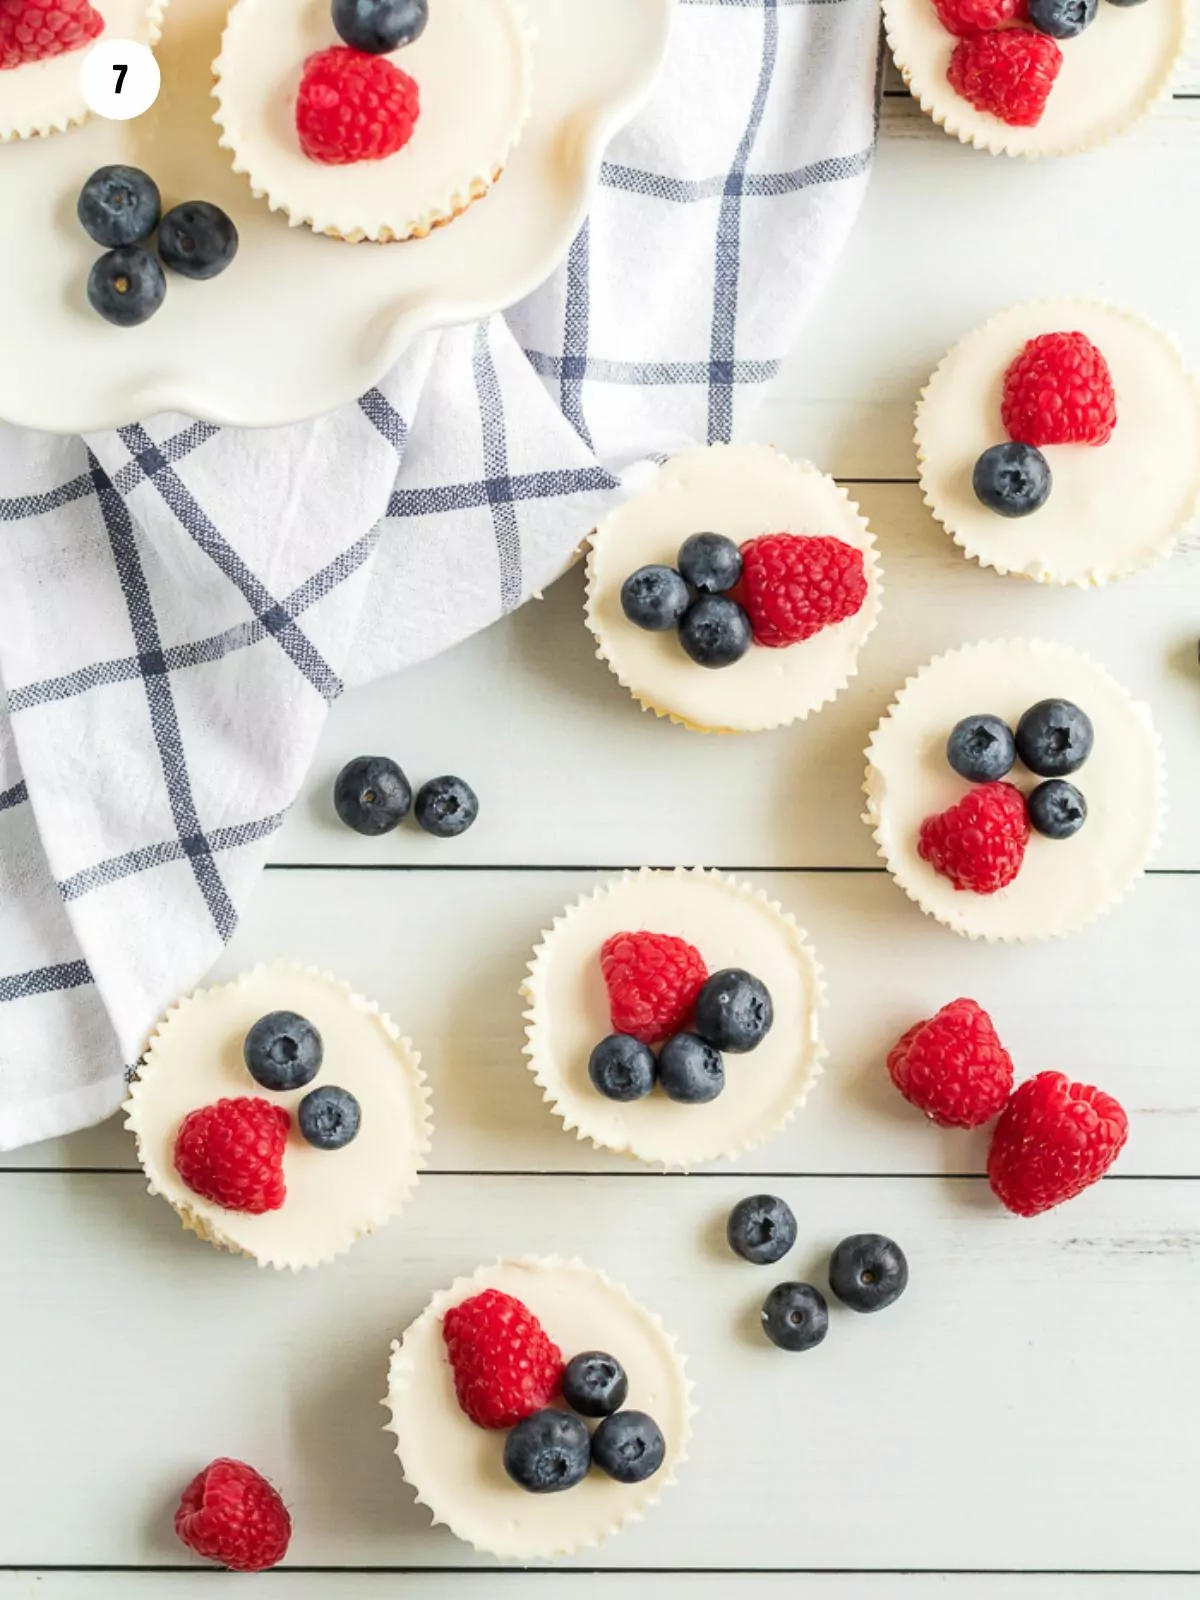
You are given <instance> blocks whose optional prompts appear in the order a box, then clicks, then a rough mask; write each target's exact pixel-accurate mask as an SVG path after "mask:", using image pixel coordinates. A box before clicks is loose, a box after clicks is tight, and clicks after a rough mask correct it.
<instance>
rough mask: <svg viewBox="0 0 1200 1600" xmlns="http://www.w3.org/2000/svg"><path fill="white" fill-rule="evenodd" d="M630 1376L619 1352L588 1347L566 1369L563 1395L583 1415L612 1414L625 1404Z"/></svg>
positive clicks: (604, 1415) (600, 1415)
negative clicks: (615, 1353)
mask: <svg viewBox="0 0 1200 1600" xmlns="http://www.w3.org/2000/svg"><path fill="white" fill-rule="evenodd" d="M628 1393H629V1379H628V1378H627V1377H626V1376H625V1368H624V1367H623V1366H622V1365H621V1363H620V1362H619V1361H618V1360H617V1358H616V1356H610V1355H606V1354H605V1353H604V1351H603V1350H588V1351H586V1352H585V1353H584V1354H583V1355H581V1356H575V1357H574V1358H573V1360H571V1361H568V1362H567V1364H566V1367H565V1368H564V1369H563V1376H562V1397H563V1399H564V1400H565V1401H566V1402H567V1404H568V1405H569V1406H570V1408H571V1410H572V1411H578V1413H579V1415H580V1416H581V1417H609V1416H611V1415H612V1413H613V1412H614V1411H619V1410H620V1409H621V1407H622V1406H623V1405H624V1404H625V1396H626V1395H627V1394H628Z"/></svg>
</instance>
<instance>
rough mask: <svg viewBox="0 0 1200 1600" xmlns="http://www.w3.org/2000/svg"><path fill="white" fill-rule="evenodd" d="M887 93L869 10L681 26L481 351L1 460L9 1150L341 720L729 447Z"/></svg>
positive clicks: (167, 958)
mask: <svg viewBox="0 0 1200 1600" xmlns="http://www.w3.org/2000/svg"><path fill="white" fill-rule="evenodd" d="M878 61H879V52H878V15H877V7H876V3H875V0H680V9H679V12H678V14H677V17H676V22H675V28H674V33H673V38H672V44H671V50H670V55H669V59H668V62H667V66H666V69H665V71H664V74H663V77H662V79H661V82H660V85H659V88H658V89H657V91H656V94H655V97H654V100H653V102H652V104H651V105H650V106H649V108H648V109H647V110H646V111H645V112H644V113H643V115H642V116H641V117H640V118H639V119H638V120H637V122H636V123H635V124H634V125H633V126H632V127H631V128H629V129H628V130H627V131H626V132H625V133H624V134H622V135H621V136H620V137H619V138H618V139H617V140H616V141H615V142H614V144H613V146H612V148H611V149H610V151H609V152H608V159H607V161H606V163H605V165H604V169H603V176H602V182H601V188H600V192H599V194H598V196H597V198H596V201H595V204H594V206H593V208H592V212H591V217H590V220H589V221H588V223H587V224H586V225H585V226H584V228H583V230H582V232H581V233H580V234H579V236H578V238H577V239H576V240H575V243H574V244H573V246H572V248H571V251H570V255H569V257H568V259H567V261H566V262H565V263H564V264H563V266H562V267H561V269H560V270H559V272H558V273H557V274H556V276H555V277H554V278H552V279H551V280H550V282H549V283H547V284H546V285H545V286H544V287H543V288H542V289H541V290H539V291H538V292H537V293H536V294H534V295H533V296H532V297H531V298H530V299H529V300H527V301H525V302H524V303H523V304H522V305H519V306H518V307H516V309H515V310H513V311H512V312H510V313H509V314H508V315H507V316H506V317H502V318H496V319H495V320H493V321H492V322H490V323H488V324H486V325H481V326H478V327H472V328H460V329H455V330H452V331H450V332H447V333H444V334H441V335H439V336H431V337H429V338H427V339H426V340H424V341H423V342H422V343H421V344H420V345H419V346H418V347H417V348H415V349H413V350H412V351H411V352H410V353H409V354H408V355H407V356H406V357H405V358H404V360H403V361H401V363H400V364H399V365H398V366H397V368H396V369H395V370H394V371H393V372H392V373H391V374H390V375H389V377H388V378H387V379H386V380H385V381H384V382H383V383H381V384H380V385H379V387H378V388H377V389H373V390H372V391H371V392H370V393H369V394H366V395H364V396H363V398H362V399H361V400H360V401H359V402H358V404H357V405H355V406H349V407H347V408H345V409H344V410H342V411H339V412H337V413H335V414H333V415H332V416H328V417H325V418H323V419H322V420H320V421H318V422H314V423H310V424H305V425H303V426H300V427H295V428H288V429H280V430H277V431H271V432H262V433H245V432H238V431H235V430H232V429H221V428H216V427H212V426H209V425H207V424H202V423H195V422H189V421H188V420H187V419H186V418H183V417H178V416H169V417H158V418H155V419H154V420H152V421H149V422H147V423H145V424H144V425H139V426H136V427H129V428H122V429H121V430H120V432H119V433H108V434H103V435H97V436H95V437H89V438H84V439H71V440H64V439H57V438H51V437H47V436H43V435H37V434H30V433H23V432H19V431H17V430H13V429H3V428H0V680H2V686H3V689H4V691H5V695H6V701H7V715H5V714H4V713H3V712H2V711H0V1088H2V1091H3V1092H2V1093H0V1148H11V1147H14V1146H16V1145H20V1144H23V1143H28V1142H31V1141H33V1140H36V1139H40V1138H46V1137H49V1136H51V1135H53V1134H58V1133H63V1132H67V1131H69V1130H71V1129H73V1128H77V1127H80V1126H83V1125H85V1124H87V1123H89V1122H94V1121H97V1120H99V1119H100V1118H102V1117H104V1116H106V1115H108V1114H109V1113H110V1112H111V1111H112V1110H113V1109H114V1108H115V1107H116V1105H117V1104H118V1102H119V1100H120V1098H121V1095H122V1092H123V1088H122V1085H123V1077H124V1073H125V1070H126V1067H127V1064H129V1063H131V1062H133V1061H135V1060H136V1058H137V1056H138V1054H139V1053H140V1051H141V1049H142V1048H143V1046H144V1043H145V1040H146V1037H147V1034H148V1032H149V1031H150V1029H151V1027H152V1026H153V1024H154V1022H155V1020H156V1018H157V1017H158V1016H159V1015H160V1014H161V1013H162V1012H163V1011H164V1009H165V1008H166V1007H167V1006H168V1005H170V1004H171V1003H172V1002H173V1001H174V1000H175V999H176V998H177V997H178V996H179V995H180V994H181V993H183V992H185V991H186V990H188V989H189V988H191V987H192V986H194V985H195V984H196V982H197V981H198V980H199V979H200V978H202V977H203V975H204V973H205V972H206V971H207V969H208V968H209V967H210V966H211V965H212V963H213V962H214V961H215V960H216V958H217V956H218V955H219V953H220V951H221V949H222V946H223V945H224V943H225V942H226V941H227V940H228V939H229V938H230V936H231V934H232V933H233V931H234V928H235V927H236V925H237V921H238V913H239V911H240V910H241V908H242V907H243V906H244V905H245V903H246V899H247V897H248V896H249V894H250V892H251V890H252V888H253V886H254V883H255V880H256V878H257V877H258V874H259V871H260V868H261V865H262V862H263V858H264V855H265V852H266V849H267V841H268V840H269V838H270V836H271V834H272V833H273V832H274V831H275V830H276V829H277V828H278V827H279V825H280V822H281V820H282V818H283V816H284V814H285V812H286V811H287V809H288V806H289V805H290V804H291V803H292V801H293V800H294V799H295V797H296V795H297V793H298V792H299V790H300V786H301V784H302V782H303V779H304V775H305V770H306V768H307V766H308V764H309V761H310V758H311V755H312V751H313V747H314V745H315V743H316V740H317V736H318V733H319V731H320V728H321V725H322V722H323V721H324V718H325V716H326V713H327V711H328V709H329V706H330V703H331V702H332V701H333V700H334V699H335V698H336V697H337V696H338V695H339V694H340V693H341V692H342V690H343V689H344V688H346V687H348V686H351V685H354V684H356V683H363V682H365V681H367V680H368V679H370V678H374V677H377V676H379V675H380V674H382V673H388V672H394V671H395V670H396V669H397V668H399V667H403V666H407V665H409V664H410V663H412V662H416V661H420V660H422V659H423V658H425V657H427V656H429V655H432V654H433V653H434V652H436V651H438V650H443V649H445V648H446V647H447V646H448V645H451V644H454V643H455V642H456V641H458V640H459V639H461V638H463V637H465V636H466V635H467V634H470V633H472V632H474V631H475V630H476V629H478V628H481V627H483V626H485V625H486V624H487V623H489V622H491V621H493V620H494V619H495V618H496V617H497V616H500V615H502V614H504V613H505V612H508V611H511V610H512V609H513V608H514V607H515V606H517V605H519V604H520V603H521V602H522V601H523V600H524V599H526V598H528V596H530V595H531V594H533V593H534V592H535V591H537V590H539V589H541V588H543V587H544V586H545V585H546V584H548V583H549V582H550V581H551V580H552V579H554V578H555V577H556V576H558V574H559V573H560V572H561V571H562V570H563V569H564V567H565V566H566V564H567V562H568V560H569V557H570V554H571V552H572V550H573V549H574V548H575V546H576V545H577V544H578V542H579V540H580V538H581V537H582V536H583V534H584V533H586V531H587V530H588V529H589V528H590V527H592V526H593V525H594V524H595V522H596V519H597V517H598V516H599V515H600V514H601V513H602V512H603V511H604V510H605V508H606V507H607V506H608V505H610V504H611V503H612V501H613V499H614V497H615V496H616V495H619V494H620V492H621V486H622V481H625V482H628V480H629V478H630V477H631V476H635V475H636V469H637V468H638V467H639V465H642V464H644V463H646V462H647V461H648V460H650V459H651V458H654V457H657V456H662V455H666V454H669V453H671V452H673V451H675V450H676V449H678V448H680V447H681V446H683V445H686V444H689V443H694V442H696V441H699V440H727V439H729V438H730V437H731V435H732V434H733V432H734V429H735V426H737V425H739V424H743V425H744V417H745V415H746V410H747V405H748V402H749V400H750V398H751V397H752V396H753V395H754V394H755V393H756V392H757V391H758V390H760V389H761V386H762V385H763V384H764V383H765V382H767V381H768V380H769V379H770V378H771V377H772V376H773V375H774V373H775V372H776V371H777V370H778V368H779V365H780V361H781V358H782V357H783V356H784V355H785V353H786V352H787V350H788V348H789V347H790V345H791V344H792V342H793V340H794V338H795V336H796V333H797V331H798V329H799V327H800V324H801V322H802V321H803V319H804V316H805V314H806V313H807V311H808V310H809V308H810V306H811V305H812V302H813V298H814V296H815V295H816V293H817V291H818V289H819V288H820V286H821V284H822V282H823V281H824V279H825V278H826V276H827V275H828V273H829V271H830V269H831V267H832V264H833V263H834V261H835V260H836V258H837V256H838V253H839V250H840V248H841V246H842V244H843V241H844V240H845V238H846V235H847V233H848V231H849V229H850V227H851V224H852V222H853V220H854V217H855V214H856V212H857V209H858V205H859V202H860V199H861V197H862V192H863V187H864V184H865V181H866V176H867V172H868V169H869V167H870V163H871V156H872V151H873V147H874V141H875V134H876V107H877V101H878ZM415 248H419V246H418V247H415Z"/></svg>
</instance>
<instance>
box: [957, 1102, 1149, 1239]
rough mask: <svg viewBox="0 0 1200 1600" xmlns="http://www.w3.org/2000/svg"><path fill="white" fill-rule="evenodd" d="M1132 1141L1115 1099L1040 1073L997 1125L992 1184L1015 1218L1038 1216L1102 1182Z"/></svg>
mask: <svg viewBox="0 0 1200 1600" xmlns="http://www.w3.org/2000/svg"><path fill="white" fill-rule="evenodd" d="M1128 1136H1129V1119H1128V1118H1127V1117H1126V1115H1125V1113H1124V1111H1123V1110H1122V1109H1121V1107H1120V1106H1119V1105H1118V1104H1117V1102H1116V1101H1115V1100H1114V1099H1113V1097H1112V1095H1110V1094H1105V1093H1104V1091H1103V1090H1102V1089H1093V1088H1092V1087H1091V1085H1090V1084H1086V1083H1072V1082H1071V1081H1070V1079H1069V1078H1068V1077H1066V1075H1065V1074H1064V1073H1061V1072H1039V1073H1038V1075H1037V1076H1036V1077H1035V1078H1030V1079H1029V1080H1028V1081H1027V1082H1025V1083H1023V1084H1022V1085H1021V1087H1020V1088H1019V1089H1018V1090H1017V1092H1016V1093H1015V1094H1014V1095H1013V1097H1012V1099H1011V1100H1010V1101H1009V1102H1008V1105H1007V1106H1005V1108H1004V1112H1003V1114H1002V1116H1001V1118H1000V1121H999V1122H998V1123H997V1124H996V1127H995V1130H994V1132H993V1133H992V1144H991V1149H990V1150H989V1151H988V1182H989V1183H990V1184H991V1186H992V1190H993V1193H994V1194H995V1196H996V1198H997V1199H998V1200H999V1201H1001V1203H1002V1204H1004V1205H1006V1206H1007V1207H1008V1209H1009V1210H1010V1211H1015V1212H1016V1213H1017V1215H1018V1216H1019V1217H1036V1216H1037V1214H1038V1212H1039V1211H1049V1209H1050V1207H1051V1206H1058V1205H1061V1204H1062V1203H1063V1201H1064V1200H1073V1199H1074V1197H1075V1196H1076V1195H1077V1194H1081V1193H1082V1192H1083V1190H1084V1189H1086V1188H1088V1187H1089V1186H1090V1185H1091V1184H1093V1183H1096V1182H1098V1180H1099V1179H1100V1178H1102V1177H1103V1176H1104V1174H1105V1173H1106V1172H1107V1171H1108V1169H1109V1167H1111V1166H1112V1164H1113V1162H1114V1161H1115V1160H1116V1159H1117V1157H1118V1156H1119V1155H1120V1153H1121V1149H1122V1147H1123V1145H1124V1143H1125V1140H1126V1139H1127V1138H1128Z"/></svg>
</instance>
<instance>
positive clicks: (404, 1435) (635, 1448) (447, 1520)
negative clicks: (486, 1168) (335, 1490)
mask: <svg viewBox="0 0 1200 1600" xmlns="http://www.w3.org/2000/svg"><path fill="white" fill-rule="evenodd" d="M384 1404H385V1406H386V1407H387V1409H388V1410H389V1411H390V1412H391V1419H392V1420H391V1422H390V1423H389V1424H387V1426H388V1429H389V1431H390V1432H392V1433H394V1434H395V1436H396V1454H397V1455H398V1456H399V1458H400V1462H401V1465H402V1466H403V1469H404V1477H405V1481H406V1482H407V1483H409V1484H410V1485H411V1486H412V1488H413V1489H415V1490H416V1496H417V1500H418V1502H419V1503H420V1504H421V1505H424V1506H426V1507H427V1508H428V1510H429V1511H430V1512H431V1514H432V1516H433V1521H434V1523H435V1524H444V1525H445V1526H446V1527H448V1528H449V1529H450V1530H451V1532H452V1533H454V1534H456V1535H457V1536H458V1538H460V1539H463V1540H465V1541H466V1542H467V1543H469V1544H472V1545H474V1547H475V1548H476V1549H477V1550H480V1551H483V1552H486V1553H488V1554H490V1555H495V1556H498V1557H500V1558H501V1559H502V1560H510V1561H525V1562H528V1561H549V1560H554V1559H555V1558H558V1557H562V1556H569V1555H572V1554H574V1553H575V1552H576V1551H579V1550H585V1549H592V1548H594V1547H595V1546H596V1545H598V1544H600V1543H601V1541H602V1540H604V1539H605V1538H607V1537H608V1536H609V1535H610V1534H613V1533H616V1532H618V1531H619V1529H620V1528H622V1527H623V1526H624V1525H625V1523H627V1522H629V1521H630V1520H632V1519H634V1518H639V1517H642V1516H644V1515H645V1513H646V1511H648V1510H649V1508H650V1507H651V1506H653V1505H655V1504H656V1503H657V1502H658V1500H659V1499H660V1497H661V1495H662V1492H663V1490H664V1489H666V1488H667V1487H668V1486H669V1485H671V1484H673V1483H674V1482H675V1476H676V1472H677V1470H678V1468H679V1466H680V1464H681V1463H682V1462H683V1460H684V1458H685V1456H686V1454H687V1446H688V1441H689V1439H690V1436H691V1425H692V1417H693V1415H694V1414H695V1407H694V1406H693V1404H692V1385H691V1382H690V1380H689V1379H688V1377H687V1373H686V1370H685V1365H684V1360H683V1357H682V1356H681V1355H680V1354H679V1352H678V1350H677V1349H676V1346H675V1340H674V1339H673V1338H672V1337H671V1336H670V1335H669V1334H668V1333H667V1331H666V1329H665V1328H664V1327H663V1325H662V1323H661V1321H660V1320H659V1319H658V1317H657V1316H655V1315H654V1314H653V1313H652V1312H650V1311H647V1310H645V1309H644V1308H643V1307H642V1306H640V1305H638V1304H637V1302H636V1301H635V1300H634V1299H633V1297H632V1296H631V1295H630V1293H629V1291H628V1290H627V1289H625V1288H623V1287H622V1286H620V1285H619V1284H616V1283H614V1282H612V1280H611V1279H609V1278H608V1277H606V1276H605V1274H604V1273H602V1272H598V1271H596V1270H594V1269H593V1268H591V1267H586V1266H584V1264H583V1263H582V1262H581V1261H566V1260H562V1259H561V1258H559V1257H537V1256H525V1257H523V1258H521V1259H520V1260H510V1261H498V1262H496V1263H495V1264H494V1265H492V1266H489V1267H481V1268H480V1270H479V1271H478V1272H476V1273H475V1274H474V1275H473V1276H472V1277H469V1278H459V1279H458V1280H457V1281H456V1282H455V1283H453V1284H451V1286H450V1288H449V1289H445V1290H443V1291H441V1292H440V1293H439V1294H436V1295H435V1296H434V1297H433V1299H432V1300H431V1301H430V1303H429V1305H428V1306H427V1307H426V1308H425V1310H424V1311H423V1312H422V1313H421V1315H420V1316H419V1317H418V1318H417V1319H416V1321H415V1322H414V1323H413V1324H412V1325H411V1326H410V1327H409V1328H408V1330H407V1332H406V1333H405V1334H404V1336H403V1337H402V1338H401V1339H400V1340H399V1341H397V1342H396V1343H395V1344H393V1346H392V1358H391V1363H390V1366H389V1369H388V1392H387V1398H386V1400H385V1401H384Z"/></svg>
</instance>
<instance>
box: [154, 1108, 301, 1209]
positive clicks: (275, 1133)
mask: <svg viewBox="0 0 1200 1600" xmlns="http://www.w3.org/2000/svg"><path fill="white" fill-rule="evenodd" d="M291 1125H292V1119H291V1117H289V1116H288V1114H287V1112H286V1111H285V1110H284V1109H283V1107H282V1106H276V1105H272V1104H271V1102H270V1101H269V1100H255V1099H250V1098H249V1097H248V1096H247V1097H246V1098H244V1099H240V1100H218V1101H217V1102H216V1104H215V1105H209V1106H201V1107H200V1109H199V1110H198V1111H192V1112H190V1113H189V1114H188V1115H187V1116H186V1117H184V1119H183V1121H182V1123H181V1124H180V1127H179V1132H178V1134H176V1136H175V1170H176V1172H178V1174H179V1176H180V1177H181V1178H182V1179H183V1181H184V1183H186V1184H187V1186H188V1188H189V1189H190V1190H191V1191H192V1193H193V1194H198V1195H201V1196H202V1197H203V1198H204V1199H205V1200H211V1201H212V1202H213V1203H214V1204H215V1205H218V1206H224V1208H225V1210H226V1211H248V1212H250V1213H251V1215H253V1216H259V1215H260V1214H261V1213H262V1212H264V1211H278V1210H279V1208H280V1206H281V1205H282V1204H283V1202H284V1199H285V1197H286V1195H287V1185H286V1184H285V1182H284V1177H283V1147H284V1145H285V1144H286V1143H287V1136H288V1130H289V1129H290V1127H291Z"/></svg>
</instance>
